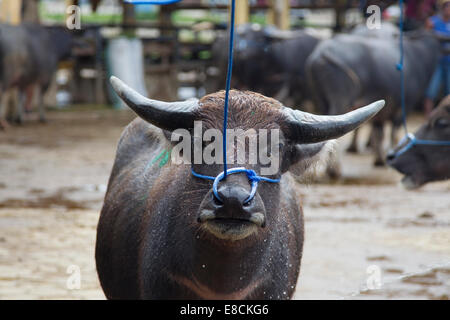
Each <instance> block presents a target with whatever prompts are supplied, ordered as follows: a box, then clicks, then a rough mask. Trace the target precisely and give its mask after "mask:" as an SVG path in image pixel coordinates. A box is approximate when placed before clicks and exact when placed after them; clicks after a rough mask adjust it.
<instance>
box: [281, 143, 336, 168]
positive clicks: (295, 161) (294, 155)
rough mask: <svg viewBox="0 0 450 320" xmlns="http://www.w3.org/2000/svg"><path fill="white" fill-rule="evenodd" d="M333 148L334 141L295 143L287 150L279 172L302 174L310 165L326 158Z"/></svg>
mask: <svg viewBox="0 0 450 320" xmlns="http://www.w3.org/2000/svg"><path fill="white" fill-rule="evenodd" d="M334 149H335V142H334V140H333V141H325V142H318V143H309V144H295V145H293V146H292V147H291V149H290V150H288V151H287V153H286V154H285V156H284V157H283V162H282V164H281V172H283V173H284V172H286V171H290V172H292V173H294V174H295V175H302V174H303V173H304V172H305V171H306V170H308V169H309V168H310V167H311V166H313V165H315V164H317V163H320V162H321V160H322V158H323V159H325V160H326V159H327V158H328V157H329V154H330V153H331V152H333V151H334Z"/></svg>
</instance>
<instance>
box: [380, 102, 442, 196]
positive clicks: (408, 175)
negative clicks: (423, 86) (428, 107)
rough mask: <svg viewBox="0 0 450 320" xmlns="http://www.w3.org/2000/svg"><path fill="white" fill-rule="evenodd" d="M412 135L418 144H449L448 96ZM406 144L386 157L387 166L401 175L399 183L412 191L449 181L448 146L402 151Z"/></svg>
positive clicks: (419, 146)
mask: <svg viewBox="0 0 450 320" xmlns="http://www.w3.org/2000/svg"><path fill="white" fill-rule="evenodd" d="M414 135H415V137H416V139H420V140H431V141H447V143H450V96H447V97H446V98H444V99H443V100H442V101H441V103H440V104H439V106H438V107H437V108H436V109H435V110H434V111H433V112H432V113H431V115H430V118H429V120H428V122H427V123H426V124H424V125H422V126H421V127H420V128H419V129H418V130H417V131H416V132H415V134H414ZM408 142H409V140H408V139H406V140H404V141H403V142H402V143H400V145H398V146H397V147H395V148H394V149H393V150H391V151H389V153H388V155H387V163H388V165H390V166H391V167H393V168H394V169H396V170H397V171H399V172H401V173H402V174H404V178H403V179H402V183H403V185H404V186H405V187H406V188H408V189H416V188H419V187H420V186H422V185H424V184H425V183H427V182H431V181H439V180H446V179H450V160H449V159H450V145H448V146H443V145H436V146H430V145H422V144H418V145H414V146H413V147H411V148H409V149H407V150H406V149H405V146H406V143H408ZM403 150H405V151H404V152H403Z"/></svg>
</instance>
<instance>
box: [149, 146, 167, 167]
mask: <svg viewBox="0 0 450 320" xmlns="http://www.w3.org/2000/svg"><path fill="white" fill-rule="evenodd" d="M164 153H166V149H164V150H163V151H161V153H160V154H158V155H157V156H156V158H155V159H153V160H152V162H151V163H150V165H154V164H155V162H156V161H158V160H159V159H160V158H161V157H162V156H163V155H164Z"/></svg>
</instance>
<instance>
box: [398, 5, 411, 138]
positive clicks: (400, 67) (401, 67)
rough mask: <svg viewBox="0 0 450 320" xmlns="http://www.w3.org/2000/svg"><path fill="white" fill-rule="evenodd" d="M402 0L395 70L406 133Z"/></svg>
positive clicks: (406, 131)
mask: <svg viewBox="0 0 450 320" xmlns="http://www.w3.org/2000/svg"><path fill="white" fill-rule="evenodd" d="M403 8H404V0H400V62H399V63H398V64H397V70H399V71H400V99H401V106H402V115H403V119H402V121H403V128H404V129H405V134H408V127H407V124H406V101H405V72H404V60H405V51H404V46H403V35H404V30H403V28H404V20H405V17H404V12H403V11H404V10H403Z"/></svg>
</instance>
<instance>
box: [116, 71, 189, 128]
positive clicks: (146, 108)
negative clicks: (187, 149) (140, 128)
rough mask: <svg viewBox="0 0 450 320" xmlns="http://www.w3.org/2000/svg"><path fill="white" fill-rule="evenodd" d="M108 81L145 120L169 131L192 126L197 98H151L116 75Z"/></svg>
mask: <svg viewBox="0 0 450 320" xmlns="http://www.w3.org/2000/svg"><path fill="white" fill-rule="evenodd" d="M110 81H111V85H112V87H113V88H114V91H116V93H117V94H118V95H119V97H120V98H121V99H122V100H123V101H124V102H125V103H126V104H127V105H128V106H129V107H130V108H131V109H133V111H134V112H136V113H137V115H138V116H139V117H141V118H142V119H144V120H145V121H148V122H150V123H151V124H153V125H155V126H157V127H159V128H161V129H165V130H169V131H172V130H175V129H178V128H184V129H189V128H193V127H194V119H195V111H196V110H197V109H198V100H197V99H192V100H187V101H180V102H162V101H158V100H152V99H148V98H146V97H144V96H142V95H140V94H139V93H137V92H136V91H135V90H133V89H131V88H130V87H129V86H127V85H126V84H125V83H124V82H123V81H122V80H120V79H118V78H116V77H111V79H110Z"/></svg>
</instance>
